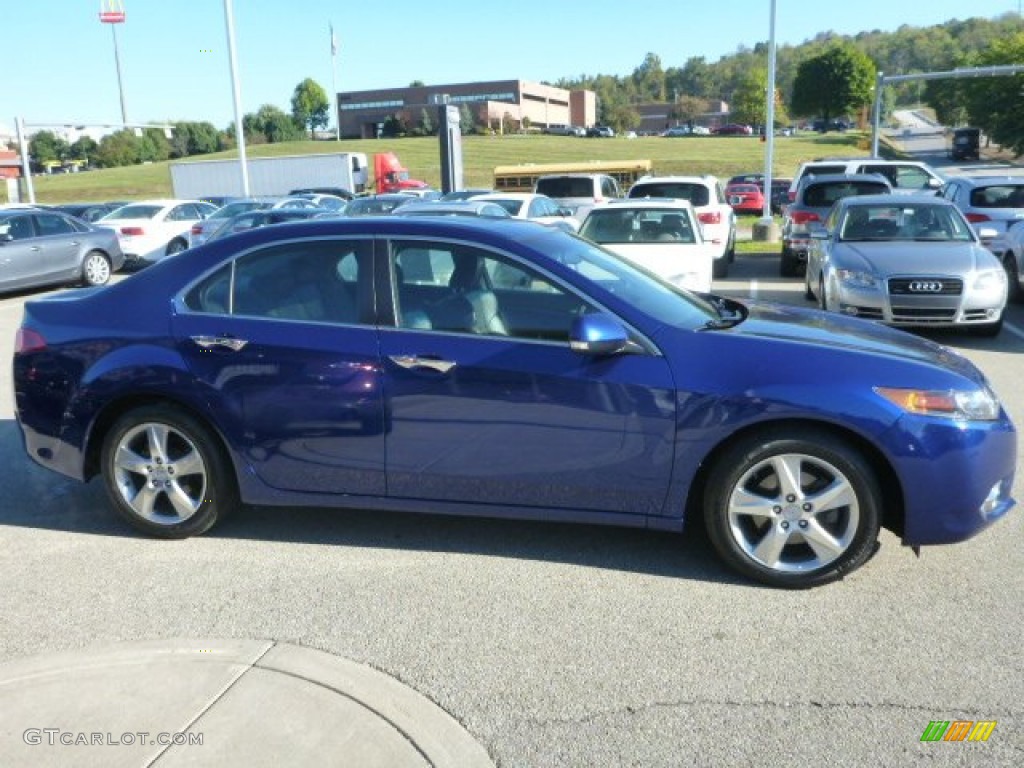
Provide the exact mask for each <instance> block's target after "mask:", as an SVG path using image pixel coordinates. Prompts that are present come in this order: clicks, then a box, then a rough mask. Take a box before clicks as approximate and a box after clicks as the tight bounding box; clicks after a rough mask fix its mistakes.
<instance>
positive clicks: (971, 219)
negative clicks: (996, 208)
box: [967, 213, 992, 224]
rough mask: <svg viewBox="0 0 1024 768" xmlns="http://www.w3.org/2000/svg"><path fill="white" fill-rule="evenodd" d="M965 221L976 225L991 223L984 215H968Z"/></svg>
mask: <svg viewBox="0 0 1024 768" xmlns="http://www.w3.org/2000/svg"><path fill="white" fill-rule="evenodd" d="M967 220H968V221H969V222H971V224H977V223H978V222H979V221H992V219H990V218H989V217H988V216H987V215H985V214H984V213H968V214H967Z"/></svg>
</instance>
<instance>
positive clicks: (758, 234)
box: [752, 0, 778, 242]
mask: <svg viewBox="0 0 1024 768" xmlns="http://www.w3.org/2000/svg"><path fill="white" fill-rule="evenodd" d="M765 96H766V97H767V99H766V100H767V105H766V106H767V109H766V110H765V112H766V115H765V126H764V141H765V144H764V208H763V210H762V213H761V218H760V219H759V220H758V222H757V224H755V225H754V228H753V232H752V234H753V237H754V239H755V240H763V241H767V242H776V240H777V239H778V230H777V228H776V226H775V222H774V220H773V219H772V164H773V162H774V152H775V0H772V5H771V19H770V21H769V23H768V91H767V93H766V94H765Z"/></svg>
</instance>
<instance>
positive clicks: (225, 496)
mask: <svg viewBox="0 0 1024 768" xmlns="http://www.w3.org/2000/svg"><path fill="white" fill-rule="evenodd" d="M101 461H102V468H103V480H104V484H105V485H106V489H107V493H108V495H109V496H110V498H111V500H112V501H113V503H114V507H115V509H116V510H117V512H118V513H119V514H120V515H121V516H122V517H123V518H124V519H125V520H127V521H128V522H129V523H131V524H132V525H133V526H134V527H136V528H138V529H139V530H141V531H143V532H145V533H148V534H150V535H152V536H158V537H161V538H167V539H182V538H186V537H188V536H195V535H198V534H200V533H204V532H205V531H207V530H209V529H210V528H211V527H212V526H213V524H214V523H216V522H217V520H219V519H220V518H222V517H223V516H224V514H225V513H227V512H228V511H230V510H231V509H232V508H233V507H234V506H236V505H237V503H238V502H237V498H238V492H237V490H236V486H235V482H234V477H233V476H232V474H231V473H230V472H229V467H230V464H229V462H228V460H227V459H226V457H225V455H224V451H223V450H222V448H221V446H220V443H219V441H218V440H217V439H216V438H215V437H214V436H213V434H212V433H211V432H210V430H209V429H208V428H207V427H205V426H204V425H203V424H202V423H201V422H200V421H199V420H197V419H195V418H193V417H192V416H190V415H188V414H187V413H184V412H183V411H180V410H178V409H176V408H172V407H168V406H160V405H158V406H145V407H142V408H137V409H135V410H132V411H129V412H128V413H126V414H124V415H123V416H121V418H119V419H118V420H117V422H116V423H115V424H114V425H113V427H112V428H111V429H110V431H109V432H108V433H107V436H106V439H105V440H104V443H103V452H102V459H101Z"/></svg>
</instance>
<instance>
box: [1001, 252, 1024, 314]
mask: <svg viewBox="0 0 1024 768" xmlns="http://www.w3.org/2000/svg"><path fill="white" fill-rule="evenodd" d="M1003 269H1005V270H1006V281H1007V285H1006V291H1007V298H1008V299H1009V300H1010V301H1014V302H1022V301H1024V290H1022V289H1021V287H1020V272H1019V271H1018V269H1017V257H1016V256H1014V255H1013V251H1007V252H1006V254H1004V255H1003Z"/></svg>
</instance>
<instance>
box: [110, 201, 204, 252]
mask: <svg viewBox="0 0 1024 768" xmlns="http://www.w3.org/2000/svg"><path fill="white" fill-rule="evenodd" d="M216 210H217V208H216V206H214V205H211V204H210V203H204V202H202V201H199V200H144V201H141V202H138V203H129V204H128V205H125V206H122V207H120V208H118V209H117V210H115V211H111V212H110V213H108V214H107V215H106V216H104V217H103V218H102V219H99V220H98V221H97V222H96V225H97V226H100V227H109V228H110V229H112V230H114V231H115V232H116V233H117V239H118V241H119V242H120V243H121V250H122V251H124V256H125V263H126V264H128V265H131V266H132V267H140V266H147V265H150V264H154V263H156V262H157V261H160V260H161V259H163V258H165V257H167V256H173V255H174V254H176V253H180V252H181V251H184V250H185V249H187V248H188V247H189V237H190V232H191V230H192V225H193V224H195V223H196V222H197V221H201V220H203V219H206V218H208V217H209V216H211V215H212V214H213V213H214V212H215V211H216Z"/></svg>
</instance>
